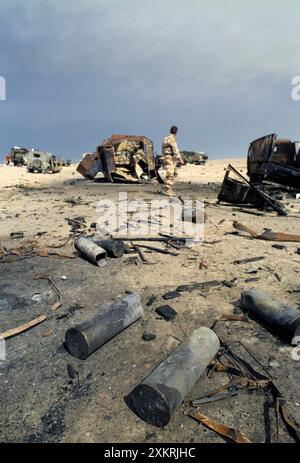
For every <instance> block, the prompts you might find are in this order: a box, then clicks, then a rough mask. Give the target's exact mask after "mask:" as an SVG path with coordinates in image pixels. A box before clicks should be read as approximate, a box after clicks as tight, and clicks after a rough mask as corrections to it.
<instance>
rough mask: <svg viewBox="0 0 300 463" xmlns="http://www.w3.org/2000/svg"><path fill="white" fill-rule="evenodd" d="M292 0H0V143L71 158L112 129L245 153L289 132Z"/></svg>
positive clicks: (294, 52) (299, 38)
mask: <svg viewBox="0 0 300 463" xmlns="http://www.w3.org/2000/svg"><path fill="white" fill-rule="evenodd" d="M299 13H300V6H299V2H298V1H296V0H295V1H294V0H289V1H286V2H282V1H279V0H273V1H271V0H265V1H263V2H261V1H259V0H252V1H249V0H244V1H243V2H240V1H238V0H227V1H226V2H224V1H223V0H218V1H216V0H202V1H201V2H200V1H199V0H189V1H188V2H186V1H185V0H164V1H163V2H162V1H161V0H72V1H70V0H62V1H58V0H43V2H41V1H39V0H27V1H26V2H24V1H23V0H2V2H1V4H0V18H1V19H0V56H1V61H0V74H1V75H3V76H4V77H5V78H6V81H7V100H6V101H4V102H3V101H0V124H1V125H0V131H1V133H0V136H1V138H0V140H1V141H0V143H1V151H2V153H3V154H4V153H5V152H6V151H7V150H8V149H9V148H10V146H12V145H14V144H17V145H25V146H26V145H28V146H39V147H40V148H42V149H45V150H49V151H53V152H55V153H57V154H65V155H66V156H68V157H70V156H71V157H73V158H74V159H78V158H79V155H80V154H81V153H82V152H86V151H88V150H91V149H93V148H94V147H95V145H96V144H97V143H99V142H100V141H101V140H102V139H103V138H105V137H107V136H108V135H110V134H111V133H114V132H121V133H122V132H123V133H126V132H127V133H142V134H145V135H148V136H149V137H150V138H152V139H153V140H154V142H155V145H156V149H157V150H158V151H159V149H160V142H161V138H162V136H164V135H165V132H166V131H167V130H168V128H169V126H170V125H171V124H173V123H175V124H177V125H179V126H180V133H179V144H180V146H181V147H182V148H191V149H202V150H206V151H207V152H208V153H209V154H211V155H212V156H214V157H223V156H231V155H233V156H238V155H244V154H245V153H246V150H247V146H248V143H249V141H250V140H251V139H253V138H256V137H258V136H261V135H263V134H265V133H269V132H273V131H275V132H278V133H279V134H280V135H282V136H287V137H291V138H293V139H297V138H300V134H299V135H298V133H299V132H298V130H299V123H298V119H297V117H298V113H299V108H300V106H299V105H300V103H299V102H295V101H293V100H292V99H291V78H292V77H293V76H294V75H299V74H300V71H299V62H298V61H299V60H298V56H299V46H300V43H299V42H300V34H299V25H300V24H299Z"/></svg>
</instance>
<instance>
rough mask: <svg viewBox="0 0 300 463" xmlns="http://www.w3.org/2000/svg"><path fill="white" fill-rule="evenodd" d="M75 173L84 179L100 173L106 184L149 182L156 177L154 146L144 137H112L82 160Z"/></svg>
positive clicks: (92, 177)
mask: <svg viewBox="0 0 300 463" xmlns="http://www.w3.org/2000/svg"><path fill="white" fill-rule="evenodd" d="M77 171H78V172H79V173H80V174H81V175H83V176H84V177H85V178H87V179H94V178H95V177H96V175H97V174H98V172H102V173H103V175H104V177H105V179H106V180H107V181H108V182H115V181H118V180H119V181H124V180H125V181H128V182H140V181H147V180H150V179H151V178H154V177H156V168H155V157H154V150H153V143H152V141H151V140H149V139H148V138H146V137H144V136H136V135H112V136H111V137H110V138H107V139H105V140H104V141H103V143H102V144H101V145H99V146H97V148H96V151H95V152H94V153H92V154H90V153H87V154H86V155H85V156H84V158H83V159H82V160H81V162H80V163H79V165H78V167H77Z"/></svg>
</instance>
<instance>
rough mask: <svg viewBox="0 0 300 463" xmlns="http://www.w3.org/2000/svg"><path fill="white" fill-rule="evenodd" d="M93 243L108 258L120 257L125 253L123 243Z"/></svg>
mask: <svg viewBox="0 0 300 463" xmlns="http://www.w3.org/2000/svg"><path fill="white" fill-rule="evenodd" d="M94 243H96V244H97V245H98V246H100V247H101V248H102V249H104V250H105V251H106V252H107V255H108V256H110V257H122V256H123V254H124V252H125V244H124V243H123V241H115V240H94Z"/></svg>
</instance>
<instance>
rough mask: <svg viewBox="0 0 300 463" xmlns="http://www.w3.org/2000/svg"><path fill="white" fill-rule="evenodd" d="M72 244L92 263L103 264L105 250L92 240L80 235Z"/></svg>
mask: <svg viewBox="0 0 300 463" xmlns="http://www.w3.org/2000/svg"><path fill="white" fill-rule="evenodd" d="M74 246H75V248H76V249H77V251H79V252H80V253H81V254H83V255H84V256H85V257H86V258H87V259H88V260H89V261H90V262H92V263H93V264H95V265H98V266H101V265H102V264H104V262H105V261H104V259H105V258H106V251H105V249H102V248H101V247H100V246H98V245H97V244H95V243H93V241H91V240H89V239H87V238H84V237H83V236H81V237H80V238H78V239H77V240H76V241H75V244H74Z"/></svg>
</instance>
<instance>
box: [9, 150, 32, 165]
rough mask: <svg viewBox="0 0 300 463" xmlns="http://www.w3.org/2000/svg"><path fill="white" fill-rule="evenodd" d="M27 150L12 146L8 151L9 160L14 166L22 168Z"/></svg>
mask: <svg viewBox="0 0 300 463" xmlns="http://www.w3.org/2000/svg"><path fill="white" fill-rule="evenodd" d="M29 151H30V150H29V149H28V148H21V147H20V146H13V147H12V148H11V150H10V153H9V155H10V159H11V161H12V163H13V165H14V166H24V164H25V156H26V154H27V153H29Z"/></svg>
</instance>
